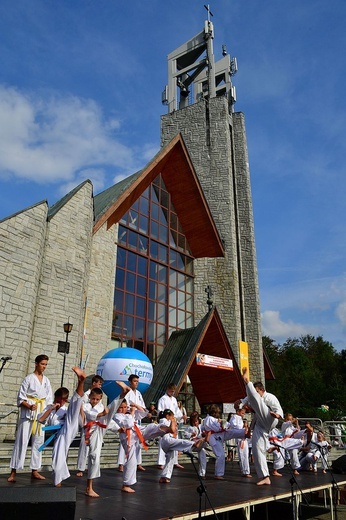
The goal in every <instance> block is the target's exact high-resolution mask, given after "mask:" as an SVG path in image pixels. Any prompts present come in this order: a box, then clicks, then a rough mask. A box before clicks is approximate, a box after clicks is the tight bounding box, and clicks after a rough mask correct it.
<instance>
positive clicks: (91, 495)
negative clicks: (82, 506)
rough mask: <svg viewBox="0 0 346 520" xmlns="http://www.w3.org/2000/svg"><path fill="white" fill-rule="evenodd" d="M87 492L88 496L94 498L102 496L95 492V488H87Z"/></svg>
mask: <svg viewBox="0 0 346 520" xmlns="http://www.w3.org/2000/svg"><path fill="white" fill-rule="evenodd" d="M85 494H86V496H88V497H93V498H98V497H99V496H100V495H98V494H97V493H95V491H94V490H93V489H87V490H86V492H85Z"/></svg>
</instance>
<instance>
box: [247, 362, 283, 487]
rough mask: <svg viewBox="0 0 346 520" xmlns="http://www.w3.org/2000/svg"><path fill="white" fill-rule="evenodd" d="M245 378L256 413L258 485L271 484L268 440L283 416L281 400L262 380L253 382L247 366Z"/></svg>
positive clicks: (254, 439) (255, 448)
mask: <svg viewBox="0 0 346 520" xmlns="http://www.w3.org/2000/svg"><path fill="white" fill-rule="evenodd" d="M242 372H243V379H244V382H245V384H246V395H247V401H248V403H249V405H250V407H251V408H252V410H253V411H254V413H255V416H254V421H253V424H254V427H253V435H252V451H253V457H254V463H255V469H256V473H257V476H258V478H259V479H260V480H259V481H258V482H257V485H258V486H262V485H264V484H270V483H271V482H270V478H269V469H268V464H267V440H268V435H269V432H270V430H272V429H273V428H275V427H276V425H277V424H278V418H279V417H281V418H282V417H283V411H282V408H281V405H280V403H279V400H278V399H277V397H275V395H273V394H270V393H268V392H266V391H265V388H264V386H263V385H262V383H260V382H256V383H255V384H253V383H252V382H251V381H249V380H248V376H247V368H245V367H244V368H243V371H242Z"/></svg>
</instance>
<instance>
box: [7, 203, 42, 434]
mask: <svg viewBox="0 0 346 520" xmlns="http://www.w3.org/2000/svg"><path fill="white" fill-rule="evenodd" d="M47 212H48V206H47V203H46V202H43V203H41V204H38V205H36V206H33V207H31V208H29V209H27V210H25V211H23V212H21V213H18V214H16V215H13V216H12V217H10V218H7V219H5V220H3V221H2V222H0V357H4V356H12V360H10V361H9V362H8V363H7V364H6V365H5V367H4V369H3V371H2V373H1V374H0V390H1V396H2V397H1V401H2V402H3V403H6V404H8V406H6V407H2V410H3V412H5V413H9V412H10V411H11V410H13V409H14V408H15V405H16V401H17V392H18V388H19V385H20V383H21V381H22V379H23V378H24V377H25V376H26V375H27V373H28V372H29V371H30V372H31V371H32V370H33V368H34V363H33V357H32V355H31V340H32V334H33V323H34V317H35V312H36V303H37V291H38V287H39V281H40V273H41V266H42V259H43V255H44V244H45V236H46V220H47ZM16 417H17V416H16V415H15V414H12V415H11V416H10V417H9V419H8V420H6V423H8V422H9V423H11V424H12V427H10V428H8V427H6V426H2V428H1V431H0V437H1V438H6V437H7V436H8V435H9V434H10V433H11V432H13V427H14V425H15V420H16ZM0 424H1V423H0ZM12 435H13V433H12Z"/></svg>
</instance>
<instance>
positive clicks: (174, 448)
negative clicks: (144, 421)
mask: <svg viewBox="0 0 346 520" xmlns="http://www.w3.org/2000/svg"><path fill="white" fill-rule="evenodd" d="M161 424H164V425H165V426H169V425H170V421H168V420H167V419H162V420H161ZM193 446H194V443H193V442H192V441H190V440H184V439H177V438H176V437H174V435H173V434H172V433H166V435H164V436H163V437H162V438H161V448H162V450H163V452H164V453H165V464H164V467H163V470H162V472H161V478H167V479H171V477H172V473H173V468H174V464H175V453H177V452H178V451H188V452H192V449H193Z"/></svg>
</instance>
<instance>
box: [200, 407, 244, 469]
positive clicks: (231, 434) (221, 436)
mask: <svg viewBox="0 0 346 520" xmlns="http://www.w3.org/2000/svg"><path fill="white" fill-rule="evenodd" d="M202 430H204V431H206V432H212V434H211V435H210V437H209V445H210V447H211V449H212V450H213V453H214V455H215V457H216V460H215V477H223V476H224V474H225V448H224V443H225V442H226V441H228V440H230V439H244V438H245V428H242V429H237V428H229V429H227V430H225V429H224V428H223V426H222V424H221V423H220V422H219V421H218V419H217V418H216V417H212V416H211V415H207V416H206V418H205V419H204V421H203V425H202Z"/></svg>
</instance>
